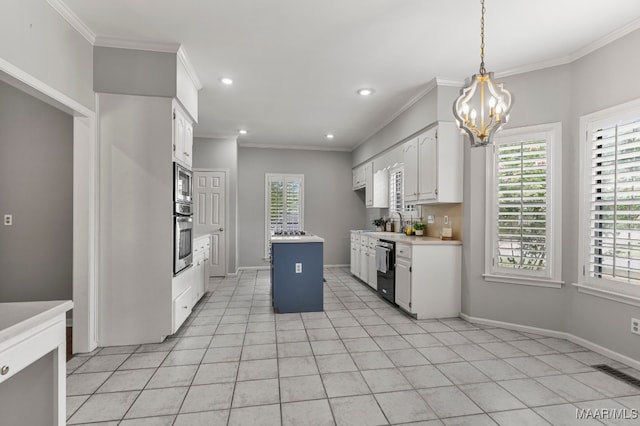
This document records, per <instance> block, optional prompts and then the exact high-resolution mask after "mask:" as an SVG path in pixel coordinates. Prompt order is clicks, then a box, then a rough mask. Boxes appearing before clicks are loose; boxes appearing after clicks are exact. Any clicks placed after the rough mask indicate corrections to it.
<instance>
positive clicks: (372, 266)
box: [367, 244, 378, 290]
mask: <svg viewBox="0 0 640 426" xmlns="http://www.w3.org/2000/svg"><path fill="white" fill-rule="evenodd" d="M367 251H368V252H369V256H368V260H369V273H368V274H367V284H369V287H371V288H372V289H374V290H377V289H378V270H377V269H376V249H375V245H374V247H373V248H372V247H371V244H370V245H369V247H368V248H367Z"/></svg>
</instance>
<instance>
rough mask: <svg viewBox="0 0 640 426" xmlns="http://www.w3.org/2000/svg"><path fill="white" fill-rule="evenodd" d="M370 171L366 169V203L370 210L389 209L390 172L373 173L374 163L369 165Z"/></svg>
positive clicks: (379, 171)
mask: <svg viewBox="0 0 640 426" xmlns="http://www.w3.org/2000/svg"><path fill="white" fill-rule="evenodd" d="M369 164H370V167H369V170H367V169H365V171H366V172H367V175H366V179H365V180H366V186H365V190H364V191H365V201H366V206H367V207H368V208H377V209H386V208H389V172H388V171H387V170H378V171H376V172H374V171H373V162H371V163H369Z"/></svg>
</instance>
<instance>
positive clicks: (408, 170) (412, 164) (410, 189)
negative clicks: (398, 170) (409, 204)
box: [402, 138, 418, 201]
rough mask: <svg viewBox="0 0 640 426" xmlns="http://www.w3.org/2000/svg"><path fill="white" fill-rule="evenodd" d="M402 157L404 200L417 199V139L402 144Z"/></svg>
mask: <svg viewBox="0 0 640 426" xmlns="http://www.w3.org/2000/svg"><path fill="white" fill-rule="evenodd" d="M402 158H403V159H404V171H403V185H404V200H405V201H416V200H417V199H418V139H417V138H414V139H412V140H410V141H408V142H406V143H405V144H404V145H403V146H402Z"/></svg>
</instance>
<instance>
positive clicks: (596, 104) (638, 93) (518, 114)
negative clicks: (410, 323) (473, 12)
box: [463, 31, 640, 360]
mask: <svg viewBox="0 0 640 426" xmlns="http://www.w3.org/2000/svg"><path fill="white" fill-rule="evenodd" d="M638 45H640V31H635V32H633V33H631V34H629V35H627V36H626V37H624V38H622V39H620V40H617V41H615V42H613V43H611V44H609V45H607V46H605V47H603V48H601V49H599V50H597V51H595V52H593V53H591V54H589V55H587V56H585V57H583V58H581V59H580V60H578V61H576V62H574V63H572V64H569V65H565V66H560V67H555V68H550V69H544V70H539V71H534V72H530V73H525V74H520V75H516V76H512V77H508V78H504V79H501V80H502V81H504V82H505V83H506V87H507V88H508V89H509V90H510V91H512V93H513V94H514V96H515V104H514V108H513V110H512V113H511V117H512V118H511V121H510V122H509V127H520V126H528V125H534V124H539V123H548V122H553V121H561V122H562V125H563V149H562V156H563V161H562V179H563V185H562V199H563V204H562V213H563V214H562V216H563V220H562V222H563V233H562V234H563V235H562V236H563V238H562V240H563V241H562V243H563V247H562V266H563V270H562V278H563V280H564V281H565V284H564V286H563V288H562V289H547V288H536V287H526V286H518V285H509V284H499V283H489V282H485V281H484V280H483V279H482V277H481V274H482V273H483V270H484V255H485V253H484V218H485V210H484V208H485V206H484V200H485V197H484V191H485V187H484V177H485V163H484V150H483V149H473V150H470V151H471V152H470V153H469V152H467V153H466V154H467V156H468V158H469V157H470V164H469V163H467V164H466V165H465V172H466V173H467V175H466V176H465V200H464V202H465V212H464V217H465V247H464V269H463V312H465V313H467V314H469V315H471V316H475V317H480V318H489V319H493V320H499V321H506V322H511V323H518V324H524V325H528V326H534V327H542V328H547V329H552V330H558V331H565V332H568V333H570V334H573V335H575V336H578V337H580V338H584V339H586V340H588V341H591V342H593V343H596V344H598V345H600V346H603V347H605V348H608V349H611V350H613V351H615V352H618V353H621V354H623V355H626V356H629V357H631V358H634V359H637V360H638V359H640V338H638V337H637V336H633V335H631V334H630V331H629V323H630V318H631V317H635V318H637V317H638V315H640V308H637V307H633V306H630V305H627V304H623V303H618V302H614V301H610V300H606V299H602V298H597V297H594V296H589V295H585V294H580V293H578V291H577V290H576V288H575V287H573V286H572V285H571V284H572V283H575V282H577V280H578V270H579V265H578V237H579V232H580V229H579V223H578V220H577V218H578V205H579V191H580V188H579V171H578V169H579V164H580V162H579V144H580V143H581V140H580V134H581V132H580V130H579V128H578V125H579V118H580V116H581V115H584V114H587V113H590V112H594V111H598V110H601V109H604V108H607V107H611V106H615V105H618V104H620V103H623V102H626V101H629V100H632V99H637V98H639V97H640V86H638V85H637V84H635V80H636V76H635V74H636V70H637V69H638V67H640V58H638V57H637V55H635V56H634V55H630V54H629V52H634V51H635V50H637V46H638ZM621 63H624V64H625V66H624V67H621V66H620V64H621ZM467 151H469V149H468V148H467ZM471 218H473V220H471ZM467 230H468V231H469V232H467Z"/></svg>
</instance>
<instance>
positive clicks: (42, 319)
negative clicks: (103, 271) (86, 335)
mask: <svg viewBox="0 0 640 426" xmlns="http://www.w3.org/2000/svg"><path fill="white" fill-rule="evenodd" d="M71 308H73V302H71V301H68V300H67V301H46V302H16V303H0V413H2V414H1V416H2V420H1V421H0V424H3V425H4V424H6V425H42V426H46V425H58V426H62V425H64V424H65V421H66V318H65V314H66V312H67V311H69V310H70V309H71Z"/></svg>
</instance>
